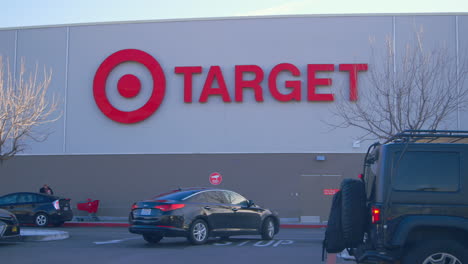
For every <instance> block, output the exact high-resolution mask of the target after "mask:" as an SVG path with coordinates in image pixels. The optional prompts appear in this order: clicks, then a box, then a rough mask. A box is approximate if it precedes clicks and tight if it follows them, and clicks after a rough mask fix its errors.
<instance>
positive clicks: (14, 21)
mask: <svg viewBox="0 0 468 264" xmlns="http://www.w3.org/2000/svg"><path fill="white" fill-rule="evenodd" d="M0 3H1V6H2V13H1V16H0V28H14V27H27V26H43V25H62V24H79V23H100V22H115V21H139V20H161V19H188V18H210V17H241V16H272V15H309V14H320V15H324V14H395V13H396V14H399V13H453V12H455V13H468V1H467V0H391V1H380V0H0Z"/></svg>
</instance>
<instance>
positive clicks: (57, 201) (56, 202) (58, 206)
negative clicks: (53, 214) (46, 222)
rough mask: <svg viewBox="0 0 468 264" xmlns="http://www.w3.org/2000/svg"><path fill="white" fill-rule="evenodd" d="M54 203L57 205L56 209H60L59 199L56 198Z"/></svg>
mask: <svg viewBox="0 0 468 264" xmlns="http://www.w3.org/2000/svg"><path fill="white" fill-rule="evenodd" d="M52 204H53V205H54V207H55V210H60V204H59V200H55V201H53V202H52Z"/></svg>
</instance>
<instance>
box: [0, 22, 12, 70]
mask: <svg viewBox="0 0 468 264" xmlns="http://www.w3.org/2000/svg"><path fill="white" fill-rule="evenodd" d="M0 43H1V44H0V56H2V59H3V63H4V66H5V70H4V72H5V74H6V70H7V68H6V62H7V61H10V67H11V68H10V69H11V71H12V72H14V71H13V67H14V62H15V50H16V30H5V31H0Z"/></svg>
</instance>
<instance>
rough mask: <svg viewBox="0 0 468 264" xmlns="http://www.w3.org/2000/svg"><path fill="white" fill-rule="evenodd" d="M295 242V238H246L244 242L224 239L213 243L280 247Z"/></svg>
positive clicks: (217, 244)
mask: <svg viewBox="0 0 468 264" xmlns="http://www.w3.org/2000/svg"><path fill="white" fill-rule="evenodd" d="M293 243H294V240H269V241H263V240H261V241H257V242H255V241H252V240H246V241H242V242H232V241H223V242H219V243H214V244H213V245H215V246H238V247H242V246H245V245H247V244H249V246H254V247H270V246H271V247H278V246H281V245H291V244H293Z"/></svg>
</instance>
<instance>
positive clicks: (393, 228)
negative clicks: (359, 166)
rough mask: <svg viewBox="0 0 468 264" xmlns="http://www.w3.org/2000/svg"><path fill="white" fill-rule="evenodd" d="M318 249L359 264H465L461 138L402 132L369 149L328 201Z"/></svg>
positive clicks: (467, 226) (466, 166) (466, 171)
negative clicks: (344, 254) (356, 173)
mask: <svg viewBox="0 0 468 264" xmlns="http://www.w3.org/2000/svg"><path fill="white" fill-rule="evenodd" d="M324 248H325V249H326V250H327V252H329V253H337V252H340V251H342V250H343V249H348V251H349V252H350V254H351V255H354V256H355V258H356V262H358V263H402V264H429V263H451V264H462V263H463V264H468V131H447V130H444V131H442V130H438V131H433V130H430V131H429V130H407V131H404V132H402V133H399V134H398V135H396V136H394V137H393V138H392V139H390V140H389V141H387V142H385V143H384V144H379V143H376V144H373V145H372V146H371V147H369V150H368V152H367V154H366V157H365V161H364V174H363V175H361V177H360V179H345V180H344V181H343V182H342V183H341V189H340V192H338V193H337V194H335V197H334V199H333V204H332V208H331V211H330V217H329V221H328V227H327V230H326V232H325V240H324Z"/></svg>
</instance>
